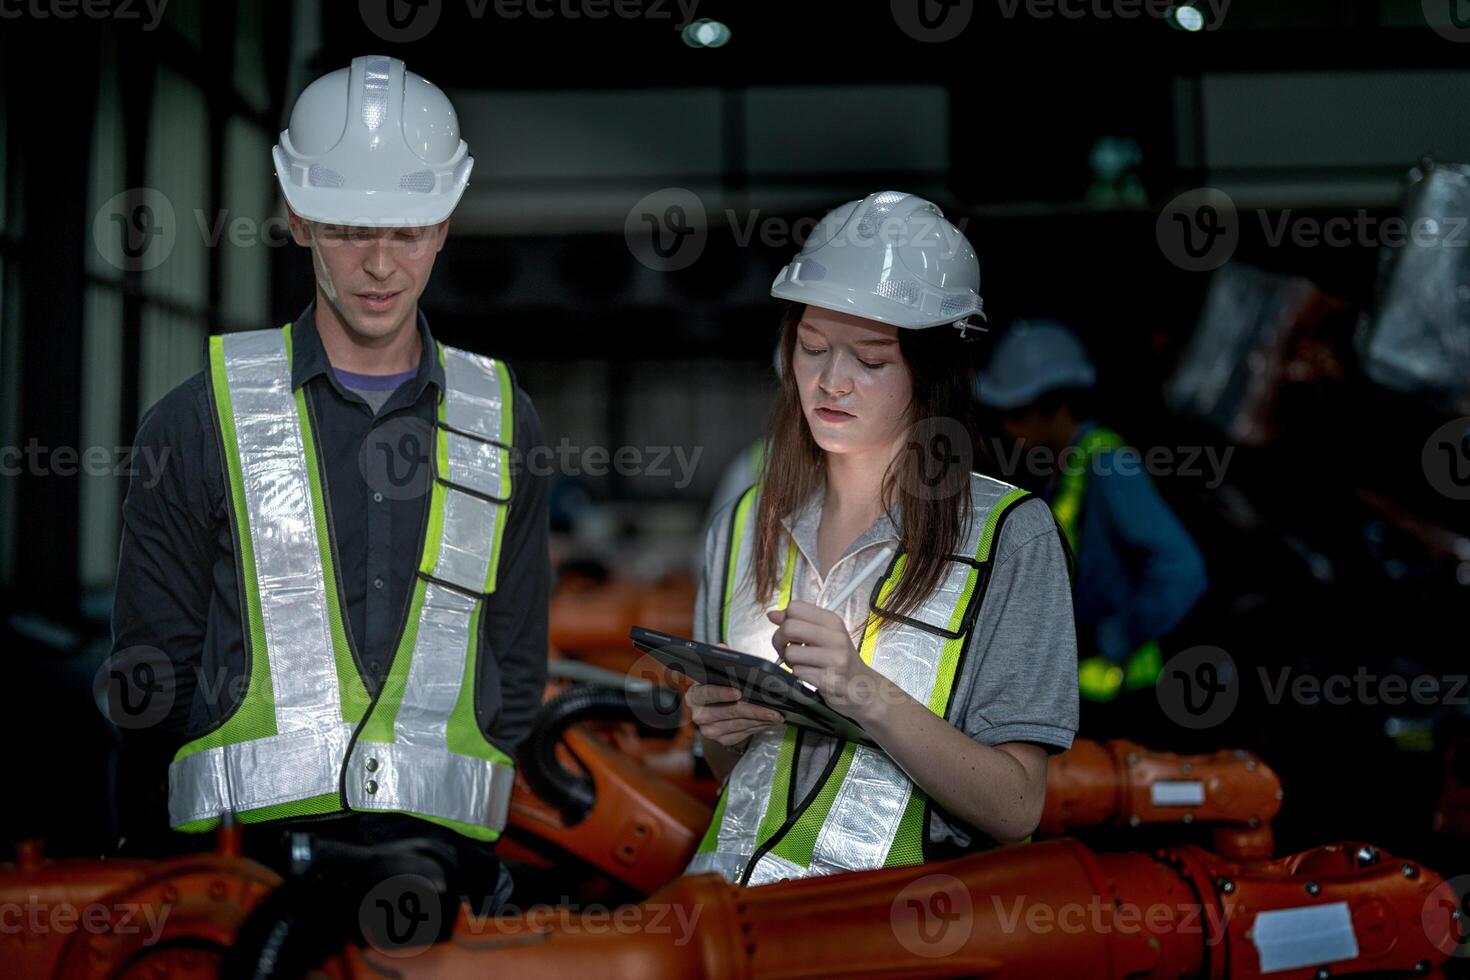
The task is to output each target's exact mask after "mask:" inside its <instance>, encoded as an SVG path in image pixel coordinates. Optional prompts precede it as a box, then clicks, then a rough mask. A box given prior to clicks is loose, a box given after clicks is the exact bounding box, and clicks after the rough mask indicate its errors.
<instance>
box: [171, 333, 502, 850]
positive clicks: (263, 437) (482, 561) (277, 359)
mask: <svg viewBox="0 0 1470 980" xmlns="http://www.w3.org/2000/svg"><path fill="white" fill-rule="evenodd" d="M436 346H437V356H438V357H439V359H440V362H441V363H442V364H443V366H444V376H445V391H444V393H443V395H442V397H441V398H440V399H439V405H438V409H437V416H436V422H435V425H434V430H433V431H434V437H433V440H434V441H433V447H432V448H433V454H432V462H431V466H432V472H433V480H432V483H431V486H430V490H429V493H430V499H429V510H428V520H427V523H426V527H425V531H424V536H423V550H422V554H421V557H420V560H419V563H418V566H417V572H416V578H415V581H414V585H413V594H412V597H411V603H410V606H409V611H408V616H407V619H406V620H405V625H404V632H403V635H402V636H401V637H400V638H399V640H398V643H397V645H396V647H395V652H394V654H393V659H392V662H391V664H390V667H389V670H388V675H387V678H386V681H385V683H384V684H383V685H382V688H381V690H379V691H378V692H377V693H376V694H373V695H370V694H369V693H368V691H367V689H366V687H365V685H364V683H363V680H362V677H361V675H360V674H359V672H358V669H357V666H356V664H355V663H354V660H353V655H352V652H351V650H350V649H349V646H348V641H347V631H346V628H345V627H344V625H343V624H344V615H343V612H342V608H341V605H340V603H339V601H338V591H339V584H338V578H337V572H336V569H335V567H334V563H333V558H332V550H333V549H332V543H331V541H332V539H331V531H330V527H329V526H328V523H327V511H326V501H325V488H324V487H323V485H322V478H321V471H320V469H319V464H318V461H317V450H316V437H315V435H314V433H313V432H312V425H311V418H310V415H309V413H308V411H307V405H306V394H305V391H304V390H297V391H294V392H293V391H292V387H291V325H290V324H287V325H286V326H285V327H284V328H283V329H281V330H258V331H252V332H248V333H232V334H226V335H224V336H216V337H211V338H210V346H209V382H210V385H209V387H210V394H211V401H212V403H213V405H214V409H215V414H216V416H217V422H218V430H219V435H220V451H221V454H222V455H223V457H224V459H225V462H226V466H227V468H228V476H229V493H230V502H231V505H232V510H231V513H232V515H233V527H232V532H233V535H234V538H235V543H236V559H237V566H236V567H237V571H238V573H239V578H240V587H241V592H242V594H243V595H242V598H243V601H242V603H241V613H242V621H243V626H244V628H245V640H246V643H245V647H246V653H247V663H248V667H247V684H248V686H247V688H246V690H245V694H244V697H243V699H242V700H241V702H240V703H239V705H238V706H237V707H236V708H235V709H234V710H233V711H232V712H231V714H230V715H229V716H228V717H227V718H226V719H225V720H224V722H223V723H222V724H221V725H220V726H219V727H217V728H216V729H214V730H213V731H211V732H208V733H207V734H205V735H202V736H200V737H199V738H196V739H194V740H193V741H191V742H189V743H188V744H186V745H184V746H183V747H182V748H181V749H179V751H178V753H177V754H176V755H175V757H174V760H173V762H172V764H171V765H170V767H169V822H170V824H172V826H173V827H174V828H175V829H177V830H182V831H190V832H197V831H204V830H208V829H210V828H211V827H213V826H214V825H215V824H216V823H217V822H218V820H219V817H220V815H221V814H222V813H224V812H226V811H232V812H233V813H234V814H235V816H236V817H237V818H238V819H239V820H241V821H243V822H246V823H255V822H261V821H267V820H279V819H294V818H300V817H306V816H311V815H318V814H328V813H336V812H339V811H347V810H370V811H378V812H398V813H407V814H411V815H413V816H416V817H421V818H422V819H424V820H428V821H432V822H434V823H437V824H440V825H443V826H445V827H449V828H451V829H453V830H456V831H459V832H460V833H462V834H465V835H467V836H469V837H473V838H476V839H479V840H485V841H491V840H495V839H496V838H497V837H499V836H500V831H501V830H502V829H503V828H504V826H505V818H506V812H507V810H508V808H509V805H510V792H511V786H512V783H513V781H514V762H513V761H512V760H511V759H510V758H509V757H508V756H507V755H505V753H503V752H501V751H500V750H499V749H497V748H496V747H495V746H494V745H492V744H491V743H490V742H489V741H487V740H486V738H485V736H484V733H483V732H482V731H481V730H480V727H479V725H478V724H476V722H475V708H474V688H475V665H476V662H477V659H478V657H479V656H480V654H481V652H482V651H480V650H478V649H477V647H478V640H479V634H480V628H479V624H480V617H481V614H482V611H483V607H484V602H485V597H486V596H487V595H489V594H490V593H492V592H494V590H495V578H496V569H497V566H498V564H499V558H500V542H501V538H502V536H503V534H504V532H505V522H506V518H507V516H508V514H509V502H510V496H511V479H510V449H511V438H512V437H511V433H512V432H513V431H514V423H513V419H512V407H513V405H514V383H513V382H512V380H511V375H510V371H509V369H508V368H507V367H506V365H505V364H504V363H502V362H500V361H496V360H493V359H491V358H488V357H481V356H480V355H477V354H471V353H467V352H465V351H460V350H455V349H454V348H452V347H446V346H444V345H442V344H440V345H436ZM426 354H428V356H434V353H433V352H426Z"/></svg>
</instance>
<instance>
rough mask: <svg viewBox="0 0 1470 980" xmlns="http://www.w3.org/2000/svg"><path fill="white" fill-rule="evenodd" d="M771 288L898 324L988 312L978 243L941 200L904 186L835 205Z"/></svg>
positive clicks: (960, 322) (965, 318)
mask: <svg viewBox="0 0 1470 980" xmlns="http://www.w3.org/2000/svg"><path fill="white" fill-rule="evenodd" d="M771 295H772V296H775V297H778V298H780V299H788V300H791V301H792V302H795V303H807V304H810V305H812V306H820V307H822V308H824V309H828V310H837V311H839V312H841V313H851V314H853V315H854V316H861V317H866V318H868V319H870V320H878V321H879V322H881V323H892V324H894V325H895V326H899V327H910V328H924V327H937V326H940V325H942V324H946V323H952V324H954V325H955V326H957V327H960V328H961V330H964V329H966V328H968V327H970V326H972V325H974V326H978V324H972V323H971V319H970V318H971V317H979V318H980V319H982V320H983V319H985V313H984V304H983V303H982V302H981V300H980V262H979V260H978V259H976V257H975V250H974V249H973V248H971V247H970V243H969V241H968V240H967V239H966V238H965V236H964V235H963V234H961V233H960V230H959V229H958V228H956V227H955V226H954V225H952V224H950V223H949V221H947V220H946V219H945V217H944V212H942V211H940V210H939V208H938V207H936V206H935V205H934V204H932V203H930V202H929V201H926V200H924V199H923V198H922V197H916V196H914V195H913V194H905V193H903V192H902V191H879V192H878V193H876V194H869V195H868V196H867V197H866V198H864V199H863V200H861V201H849V202H847V203H846V204H844V205H842V206H841V207H839V208H835V209H834V210H832V211H830V212H828V214H827V216H826V217H825V218H823V219H822V221H821V223H820V224H818V225H817V227H816V228H815V229H814V230H813V231H812V233H811V235H810V236H809V237H808V238H807V240H806V242H805V244H803V245H802V249H801V251H800V252H799V253H798V254H797V256H796V258H794V259H792V260H791V263H790V264H789V265H787V266H785V267H784V268H782V270H781V272H780V274H779V275H778V276H776V281H775V282H774V283H772V284H771Z"/></svg>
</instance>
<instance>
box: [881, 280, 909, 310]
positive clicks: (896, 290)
mask: <svg viewBox="0 0 1470 980" xmlns="http://www.w3.org/2000/svg"><path fill="white" fill-rule="evenodd" d="M876 292H877V293H878V295H879V296H883V297H885V298H887V299H892V300H897V301H898V302H900V303H903V304H905V305H907V306H912V305H913V304H915V303H917V302H918V301H919V287H918V285H917V284H915V283H912V282H910V281H908V280H907V279H885V280H883V281H882V282H880V283H878V288H877V290H876Z"/></svg>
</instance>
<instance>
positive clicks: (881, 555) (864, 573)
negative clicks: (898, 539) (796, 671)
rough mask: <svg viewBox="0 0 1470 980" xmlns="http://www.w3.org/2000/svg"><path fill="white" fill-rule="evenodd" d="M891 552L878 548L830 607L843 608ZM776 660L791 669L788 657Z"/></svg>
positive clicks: (883, 563) (885, 561) (780, 656)
mask: <svg viewBox="0 0 1470 980" xmlns="http://www.w3.org/2000/svg"><path fill="white" fill-rule="evenodd" d="M889 554H890V552H889V550H888V549H887V548H880V549H878V554H876V555H874V556H873V560H872V561H870V562H868V563H867V564H866V565H864V566H863V567H862V568H861V569H860V570H859V571H858V573H857V574H856V575H854V576H853V577H852V580H851V581H849V582H848V583H847V584H846V585H845V586H843V587H842V589H841V591H839V592H838V593H837V595H836V597H834V598H833V599H832V601H831V602H830V603H829V607H830V608H831V609H832V610H834V611H835V610H837V609H841V608H842V604H843V603H844V602H846V601H847V600H848V599H849V598H851V597H852V594H853V593H854V592H856V591H857V590H858V586H860V585H862V584H863V583H864V582H866V581H867V580H868V576H869V575H872V574H873V573H874V572H876V571H878V569H880V568H882V567H883V566H884V565H886V564H888V558H889ZM776 662H777V663H778V664H780V665H781V666H783V667H785V668H786V669H787V670H790V669H791V665H790V664H788V663H787V662H786V658H785V657H783V656H782V655H781V654H779V653H778V654H776ZM803 683H805V681H803Z"/></svg>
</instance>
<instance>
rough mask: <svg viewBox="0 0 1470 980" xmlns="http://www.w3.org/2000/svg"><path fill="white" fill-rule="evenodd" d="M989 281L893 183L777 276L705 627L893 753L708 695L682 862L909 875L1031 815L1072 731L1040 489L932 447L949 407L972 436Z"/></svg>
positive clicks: (765, 878)
mask: <svg viewBox="0 0 1470 980" xmlns="http://www.w3.org/2000/svg"><path fill="white" fill-rule="evenodd" d="M979 287H980V271H979V265H978V262H977V260H976V257H975V253H974V251H973V250H972V249H971V247H970V244H969V242H968V241H966V240H965V238H964V236H963V235H962V234H960V232H959V231H958V229H956V228H955V227H954V226H953V225H951V224H950V223H949V222H948V221H947V220H945V219H944V218H943V216H942V214H941V213H940V211H939V209H938V208H937V207H935V206H934V205H933V204H931V203H930V202H928V201H925V200H923V199H922V198H918V197H915V196H913V195H909V194H903V193H900V192H893V191H890V192H883V193H879V194H873V195H870V196H869V197H868V198H866V199H864V200H862V201H852V202H849V203H848V204H845V205H843V206H842V207H840V208H837V209H836V210H834V211H833V212H831V213H830V214H828V215H827V216H826V217H825V218H824V219H823V221H822V223H821V224H820V225H818V227H817V228H816V230H815V231H813V233H812V235H811V236H810V237H809V238H808V240H807V242H806V244H805V246H804V248H803V249H802V251H801V253H800V254H799V255H797V257H796V258H795V259H794V260H793V261H792V262H791V264H790V265H788V266H787V267H786V268H784V269H782V270H781V273H780V275H779V276H778V277H777V279H776V282H775V284H774V286H773V287H772V290H771V292H772V295H773V296H776V297H777V298H780V299H785V300H789V301H790V302H791V303H793V304H794V305H793V306H792V307H790V308H789V310H788V311H787V314H786V316H785V318H784V320H783V323H782V334H781V344H782V348H781V349H782V353H783V370H782V378H781V389H780V395H779V401H778V404H777V406H776V408H775V411H774V413H773V415H772V419H771V424H770V429H769V433H770V435H769V444H770V450H769V452H768V454H767V457H766V469H765V474H764V476H763V479H762V483H761V484H760V485H759V486H756V487H752V488H750V489H749V490H748V491H747V492H746V493H744V494H742V495H741V497H740V499H739V500H738V501H736V502H734V503H732V504H730V505H728V506H726V507H725V508H724V509H723V512H722V513H721V515H720V516H719V518H718V519H717V520H716V521H715V523H714V526H713V527H712V528H711V529H710V532H709V534H708V536H707V545H706V557H705V565H704V575H703V580H702V583H701V589H700V595H699V600H698V604H697V606H696V612H695V636H696V637H697V638H699V639H701V640H704V641H706V642H716V641H719V642H723V643H725V644H726V645H727V646H730V647H732V648H734V649H736V650H739V651H742V652H745V653H749V654H754V655H758V656H765V657H767V658H771V659H774V658H775V657H776V656H777V655H778V654H779V655H780V656H783V657H784V658H785V661H786V663H787V664H788V665H789V666H790V668H791V669H792V670H793V671H794V672H795V674H796V676H797V677H798V678H800V679H801V680H803V681H807V682H809V683H811V684H812V685H814V686H815V687H816V688H817V689H818V690H819V691H820V692H821V693H822V695H823V696H824V697H825V698H826V700H827V702H828V703H829V704H830V705H832V706H833V707H835V708H836V709H837V710H838V711H840V712H843V713H845V714H847V715H848V716H849V717H851V718H852V719H854V720H856V721H858V722H859V723H860V724H861V725H862V726H863V727H864V729H865V730H866V731H867V732H868V734H869V735H870V736H872V738H873V739H874V740H875V741H876V743H877V745H878V746H879V747H878V748H873V747H868V746H865V745H864V746H859V744H858V743H857V742H855V741H846V740H842V739H839V738H836V737H834V736H831V735H827V734H822V733H818V732H814V731H810V730H807V729H804V728H799V727H798V726H795V725H786V724H783V723H782V719H781V716H780V715H779V714H777V713H776V712H774V711H772V710H770V709H768V708H764V707H761V706H759V705H756V704H753V703H751V702H749V701H746V700H742V699H741V697H740V692H739V691H737V690H735V689H733V688H727V687H719V686H712V685H696V686H694V687H693V688H692V689H690V691H689V692H688V694H687V701H688V703H689V705H690V706H691V708H692V717H693V720H694V722H695V723H696V724H697V725H698V726H699V732H700V737H701V740H702V744H703V746H704V751H705V754H706V756H707V758H708V760H709V762H710V765H711V767H712V768H713V769H714V770H715V771H716V772H718V773H720V774H721V775H727V774H728V775H727V778H726V781H725V786H724V789H723V791H722V793H721V796H720V802H719V804H718V805H717V808H716V811H715V815H714V818H713V821H712V822H711V824H710V827H709V829H708V831H707V832H706V834H705V836H704V839H703V840H702V841H701V843H700V845H699V848H698V851H697V852H696V854H695V857H694V859H693V861H692V862H691V864H690V866H689V871H690V872H691V873H693V872H706V871H713V872H717V873H719V874H721V875H723V876H724V877H726V878H727V879H729V880H730V881H734V882H738V883H741V884H752V885H754V884H762V883H765V882H769V881H775V880H778V879H781V878H793V877H803V876H808V875H822V874H831V873H836V872H844V871H858V870H865V869H869V868H877V867H884V866H889V865H900V864H915V863H918V862H920V861H924V860H928V859H932V858H937V857H941V856H950V855H953V854H956V853H959V852H961V851H964V850H969V849H976V848H981V847H986V846H991V845H992V844H994V843H996V842H1007V843H1008V842H1015V841H1020V840H1023V839H1025V838H1026V837H1027V836H1028V835H1029V834H1030V833H1031V832H1032V830H1033V829H1034V828H1035V827H1036V824H1037V821H1038V819H1039V818H1040V815H1041V808H1042V803H1043V800H1044V797H1045V794H1046V775H1047V758H1048V755H1049V754H1050V753H1052V752H1059V751H1062V750H1065V749H1066V748H1068V747H1069V746H1070V745H1071V742H1072V736H1073V733H1074V731H1075V729H1076V725H1077V674H1076V646H1075V641H1074V636H1073V627H1072V607H1071V598H1070V594H1069V584H1068V581H1067V569H1066V562H1065V557H1064V552H1063V548H1062V543H1061V540H1060V535H1059V534H1058V533H1057V528H1056V525H1055V522H1054V521H1053V520H1052V517H1051V514H1050V513H1049V512H1048V510H1047V508H1046V506H1045V504H1044V503H1043V502H1042V501H1040V500H1037V499H1034V498H1031V497H1030V496H1029V495H1028V494H1026V493H1024V492H1023V491H1020V490H1017V489H1016V488H1015V487H1012V486H1010V485H1009V484H1006V483H1002V482H1001V481H998V480H993V479H990V478H989V477H984V476H980V475H978V474H972V473H971V472H970V467H969V465H968V462H969V460H968V456H967V455H966V454H964V453H962V452H946V453H940V454H938V455H937V456H936V454H935V453H934V452H933V451H932V450H933V449H934V448H935V446H936V445H939V444H940V443H934V444H931V443H930V441H929V439H928V438H927V437H928V436H929V435H931V434H933V433H932V432H931V430H932V427H933V423H934V422H935V420H943V423H944V424H945V425H952V426H955V427H958V431H957V432H950V431H948V430H947V429H945V430H942V431H941V432H940V433H937V434H939V435H942V436H944V437H946V438H949V437H953V438H954V439H957V440H958V441H959V444H962V445H964V446H965V447H968V445H969V440H970V438H971V435H972V433H971V432H970V431H969V427H968V425H967V424H966V420H968V419H970V418H971V417H972V415H973V411H972V409H973V405H972V402H971V394H970V392H971V385H972V383H973V374H972V371H971V369H970V367H969V364H970V358H969V357H968V351H967V349H966V343H965V334H966V332H967V331H968V330H970V329H971V328H972V327H973V322H974V320H975V319H976V318H978V317H979V316H980V314H981V301H980V294H979ZM941 442H942V440H941ZM951 445H952V446H953V445H955V443H951ZM955 554H959V555H964V556H965V560H963V561H961V560H953V559H952V558H951V556H952V555H955ZM979 564H988V568H989V571H990V574H989V577H988V588H987V587H985V586H984V585H982V582H983V581H985V580H984V579H982V578H981V577H980V576H979V574H978V570H977V566H978V565H979ZM880 583H882V584H881V585H880ZM850 586H851V587H852V588H849V587H850ZM870 600H876V602H877V603H878V605H879V607H880V608H881V609H883V610H884V613H883V614H882V615H872V614H870V609H869V603H870Z"/></svg>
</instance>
